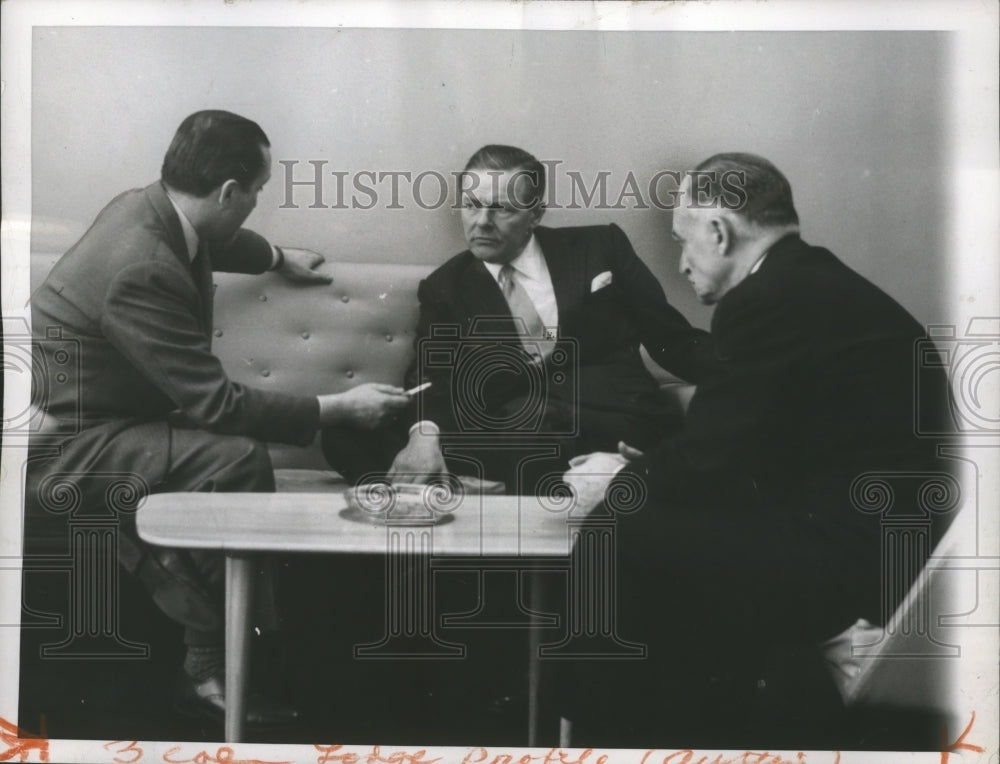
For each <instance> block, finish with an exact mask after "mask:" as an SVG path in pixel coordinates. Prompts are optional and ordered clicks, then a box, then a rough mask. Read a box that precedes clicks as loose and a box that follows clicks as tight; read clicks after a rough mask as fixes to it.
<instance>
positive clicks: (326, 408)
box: [316, 393, 340, 427]
mask: <svg viewBox="0 0 1000 764" xmlns="http://www.w3.org/2000/svg"><path fill="white" fill-rule="evenodd" d="M338 398H339V395H337V394H335V393H331V394H329V395H317V396H316V400H317V401H319V423H320V425H322V426H324V427H329V426H330V425H334V424H337V420H338V419H339V418H340V406H338V405H337V400H338Z"/></svg>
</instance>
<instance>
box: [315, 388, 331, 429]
mask: <svg viewBox="0 0 1000 764" xmlns="http://www.w3.org/2000/svg"><path fill="white" fill-rule="evenodd" d="M316 400H317V402H318V403H319V421H320V422H321V423H322V422H326V421H328V419H329V416H330V410H331V408H332V403H331V402H330V398H329V396H324V395H317V396H316Z"/></svg>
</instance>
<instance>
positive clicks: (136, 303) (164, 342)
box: [32, 183, 319, 444]
mask: <svg viewBox="0 0 1000 764" xmlns="http://www.w3.org/2000/svg"><path fill="white" fill-rule="evenodd" d="M270 262H271V248H270V245H269V244H268V243H267V242H266V241H265V240H264V239H263V238H262V237H260V236H258V235H257V234H255V233H253V232H251V231H247V230H240V231H238V232H237V233H236V235H235V236H234V237H233V238H232V239H231V240H230V241H229V242H225V243H221V244H217V245H215V246H213V247H212V248H211V263H209V262H208V261H207V260H205V259H203V258H201V257H199V258H198V260H196V262H195V264H194V267H192V264H191V262H190V258H189V257H188V253H187V248H186V245H185V241H184V236H183V233H182V230H181V225H180V221H179V219H178V217H177V214H176V212H175V211H174V208H173V206H172V205H171V203H170V200H169V199H168V197H167V195H166V192H165V190H164V188H163V186H162V185H161V184H160V183H154V184H152V185H150V186H148V187H147V188H145V189H141V190H132V191H127V192H125V193H124V194H122V195H120V196H118V197H117V198H116V199H114V200H113V201H112V202H111V203H110V204H108V206H107V207H105V208H104V210H102V211H101V213H100V214H99V215H98V217H97V219H96V220H95V221H94V223H93V225H92V226H91V227H90V229H89V230H88V231H87V232H86V234H84V236H83V238H82V239H80V241H79V242H77V244H75V245H74V246H73V248H72V249H70V250H69V251H68V252H67V253H66V254H65V255H64V256H63V257H62V259H60V260H59V262H58V263H57V264H56V265H55V266H54V267H53V269H52V271H51V272H50V273H49V275H48V277H47V278H46V279H45V281H44V283H43V284H42V285H41V286H40V287H39V289H38V290H37V291H36V293H35V294H34V295H33V297H32V323H33V332H34V335H35V341H36V353H37V354H38V356H37V357H38V358H39V361H40V362H39V367H40V369H41V370H42V373H43V375H44V376H42V377H40V378H39V379H40V380H44V382H45V383H46V387H45V389H44V390H40V389H39V390H38V393H39V395H38V397H37V400H38V401H39V403H40V405H41V406H42V407H43V408H44V409H45V410H46V412H47V413H48V414H49V415H50V416H51V417H53V418H55V420H56V421H59V420H62V425H63V426H64V427H66V428H67V429H68V430H70V431H72V430H74V429H84V430H86V429H88V428H92V427H95V426H98V425H104V426H106V427H107V426H108V425H110V426H111V428H112V429H113V428H114V424H113V423H115V422H129V421H149V420H157V419H163V418H165V417H166V416H167V415H168V413H170V412H172V411H175V410H179V412H180V413H181V414H182V415H183V417H184V418H185V419H187V420H188V421H189V422H190V423H193V425H194V426H196V427H199V428H202V429H205V430H209V431H212V432H218V433H226V434H240V435H247V436H250V437H252V438H256V439H258V440H264V441H281V442H288V443H296V444H305V443H307V442H308V441H309V440H310V439H311V438H312V437H313V436H314V435H315V432H316V429H317V427H318V419H319V405H318V403H317V401H316V399H315V398H310V397H305V396H295V395H285V394H282V393H276V392H270V391H265V390H259V389H255V388H252V387H247V386H245V385H240V384H237V383H235V382H232V381H231V380H230V379H229V378H228V377H227V376H226V373H225V371H224V370H223V368H222V365H221V364H220V363H219V360H218V359H217V358H216V357H215V356H214V355H212V352H211V332H212V277H211V271H212V270H220V271H235V272H242V273H260V272H262V271H264V270H265V269H266V268H267V266H268V265H270ZM199 266H200V268H199ZM193 271H194V272H193ZM53 333H56V334H58V336H59V341H58V342H56V341H53ZM67 341H68V342H69V343H70V344H69V347H71V348H72V349H73V353H74V355H75V359H74V361H75V363H76V364H78V368H77V369H75V370H73V372H72V374H71V375H70V377H69V379H68V381H66V379H65V378H64V377H62V376H60V372H62V371H63V370H64V366H65V364H64V363H63V361H61V360H60V358H59V357H57V354H58V351H59V348H60V347H65V346H67ZM67 420H72V421H67Z"/></svg>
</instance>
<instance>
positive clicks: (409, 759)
mask: <svg viewBox="0 0 1000 764" xmlns="http://www.w3.org/2000/svg"><path fill="white" fill-rule="evenodd" d="M313 747H314V748H315V749H316V750H317V751H319V754H320V755H319V757H318V758H317V759H316V764H337V763H338V762H339V764H362V763H363V764H434V762H437V761H441V759H440V757H439V758H437V759H425V758H424V757H425V756H426V755H427V751H426V750H424V749H423V748H421V749H420V750H419V751H414V752H413V753H407V752H406V751H393V752H392V753H388V754H384V753H382V749H381V748H380V747H379V746H377V745H375V746H372V749H371V751H369V752H368V753H355V752H354V751H344V750H343V748H344V746H342V745H314V746H313Z"/></svg>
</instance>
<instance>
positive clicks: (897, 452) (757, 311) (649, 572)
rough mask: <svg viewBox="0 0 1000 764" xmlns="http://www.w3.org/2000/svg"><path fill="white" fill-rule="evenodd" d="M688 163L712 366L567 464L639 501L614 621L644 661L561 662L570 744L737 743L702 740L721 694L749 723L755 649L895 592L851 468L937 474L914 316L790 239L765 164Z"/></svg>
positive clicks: (824, 632) (685, 251)
mask: <svg viewBox="0 0 1000 764" xmlns="http://www.w3.org/2000/svg"><path fill="white" fill-rule="evenodd" d="M697 173H698V174H697V176H694V175H692V176H689V177H687V178H686V179H685V181H684V183H683V184H682V187H681V191H682V195H681V199H680V204H679V206H678V208H677V209H676V210H675V211H674V214H673V236H674V239H675V240H676V241H677V242H678V243H679V245H680V247H681V257H680V271H681V273H682V274H683V275H684V276H686V277H687V278H688V280H689V281H690V282H691V285H692V287H693V289H694V290H695V292H696V294H697V295H698V297H699V298H700V299H701V301H702V302H704V303H706V304H713V305H716V306H717V307H716V310H715V314H714V316H713V319H712V328H711V331H712V346H713V348H714V352H715V363H714V364H713V365H712V366H711V367H710V370H709V373H708V375H707V376H706V377H705V378H704V379H703V380H702V381H701V382H700V384H699V385H698V388H697V391H696V393H695V395H694V397H693V399H692V400H691V403H690V407H689V410H688V413H687V416H686V419H685V421H684V425H683V429H682V430H681V432H679V433H677V434H675V435H672V436H670V437H667V438H666V439H664V440H663V441H661V442H660V443H658V444H657V445H655V446H653V447H651V448H647V449H645V453H644V454H640V453H638V452H637V451H635V450H629V449H622V452H621V453H595V454H591V455H588V456H582V457H579V458H578V459H577V460H575V461H574V463H573V466H572V468H571V469H570V471H569V472H568V473H567V475H566V480H567V482H568V483H569V484H570V485H571V486H572V487H573V488H574V490H575V491H576V493H577V496H578V501H579V502H580V504H581V505H582V507H583V508H585V509H586V508H591V507H598V505H600V507H598V509H596V510H595V511H599V512H605V510H607V509H610V510H612V511H614V510H615V509H616V506H615V504H616V501H615V495H616V490H617V491H618V492H619V493H618V495H619V496H620V495H623V494H622V493H621V490H622V489H623V488H624V487H625V486H626V485H628V486H630V488H629V490H630V491H631V495H633V496H634V495H636V493H635V491H636V490H637V488H638V487H640V486H641V490H639V493H638V495H640V496H643V497H644V501H642V502H641V503H640V506H639V507H638V510H637V511H633V512H628V513H621V514H617V524H616V526H615V532H616V545H617V549H618V553H617V556H616V560H617V577H618V578H617V580H618V584H619V586H620V591H621V592H622V596H620V597H619V599H618V602H617V607H618V613H619V616H620V619H619V630H618V633H619V634H620V635H621V637H622V638H623V639H627V640H629V641H632V642H641V643H643V644H646V645H647V646H648V659H647V660H643V661H636V662H624V661H617V662H607V661H606V662H603V663H602V662H601V661H585V662H582V663H581V665H580V666H579V667H576V670H575V671H572V672H570V674H571V675H570V676H568V677H566V679H567V683H568V687H569V688H570V690H569V692H568V693H567V698H568V700H567V702H566V708H564V713H565V714H567V715H568V716H570V717H572V718H573V719H574V721H575V722H578V724H577V725H575V726H576V728H577V729H575V731H574V733H576V732H577V731H579V732H580V735H576V734H575V737H574V743H575V744H595V745H626V744H628V745H639V744H642V745H650V746H654V745H661V744H662V745H673V746H692V745H693V746H709V747H714V746H719V747H735V746H737V745H740V744H741V742H742V744H745V743H746V742H747V741H746V740H745V739H744V740H743V741H740V740H739V739H735V740H734V739H732V738H728V739H727V738H724V737H719V735H722V734H725V732H726V731H727V727H726V724H727V722H726V721H725V720H724V718H723V717H721V716H719V715H718V714H719V703H720V702H721V701H720V697H719V696H720V695H726V698H727V700H726V701H725V702H727V703H729V709H730V710H731V711H733V713H734V715H733V716H731V717H729V720H730V721H732V719H733V718H735V719H737V720H742V722H744V723H747V724H751V723H752V721H751V717H750V708H751V704H750V700H751V699H752V698H753V696H754V692H756V689H759V687H758V686H757V685H756V684H755V680H756V679H758V678H760V676H761V673H760V672H761V671H762V669H763V665H762V664H763V662H764V660H765V659H766V657H767V655H768V652H769V651H771V652H772V653H773V652H774V650H775V648H776V647H777V646H781V645H810V644H811V645H816V644H818V643H820V642H822V641H824V640H826V639H829V638H831V637H833V636H834V635H835V634H837V633H838V632H841V631H843V630H844V629H845V628H847V627H848V626H850V625H851V624H852V623H854V622H855V621H856V620H857V619H858V618H866V619H868V620H869V621H871V622H873V623H885V620H884V618H885V616H886V615H887V614H888V612H891V610H892V609H893V608H894V607H895V605H896V602H885V601H883V600H882V598H881V593H882V590H883V581H884V580H888V579H885V578H884V577H885V576H886V575H887V573H888V572H887V571H884V570H883V561H882V557H881V553H882V541H881V531H882V520H883V518H882V517H881V516H880V515H878V514H873V513H872V512H864V511H862V507H860V506H858V505H857V504H856V503H855V502H854V501H853V500H852V486H853V485H855V481H856V479H858V478H859V477H861V476H863V475H865V474H866V473H873V472H874V473H879V474H885V475H887V476H888V477H889V478H891V477H892V476H898V475H900V474H916V475H922V476H927V477H932V478H933V477H934V476H936V475H940V474H941V472H942V468H941V467H940V466H938V465H937V464H936V463H935V458H934V444H933V443H928V442H927V441H926V440H922V439H921V438H919V437H918V436H917V435H916V434H915V426H914V412H915V406H916V405H918V404H919V405H921V406H922V407H924V408H923V411H928V412H930V411H934V410H937V411H938V412H939V416H940V415H941V414H943V412H944V411H946V405H947V394H946V393H947V382H946V380H945V378H944V374H943V371H942V370H941V369H940V368H937V369H930V370H928V378H927V379H924V378H922V379H921V381H922V383H932V384H922V385H921V388H920V389H921V391H922V393H923V392H925V391H926V392H927V395H926V397H924V398H923V399H922V400H919V401H915V400H914V390H915V385H914V373H915V369H916V365H915V361H914V356H915V343H916V342H917V340H919V339H921V338H923V337H924V336H925V333H924V330H923V329H922V327H921V326H920V324H919V323H917V321H916V320H914V318H913V317H912V316H910V314H909V313H907V312H906V310H904V309H903V308H902V307H901V306H900V305H899V304H897V303H896V302H895V301H894V300H893V299H892V298H890V297H889V296H888V295H886V294H885V293H884V292H882V291H881V290H880V289H878V288H877V287H875V286H874V285H873V284H871V283H870V282H868V281H866V280H865V279H864V278H862V277H861V276H859V275H858V274H857V273H855V272H854V271H852V270H851V269H850V268H848V267H847V266H846V265H844V264H843V263H842V262H841V261H840V260H838V259H837V258H836V257H835V256H834V255H833V254H831V253H830V252H829V251H827V250H825V249H822V248H820V247H814V246H810V245H809V244H806V243H805V242H804V241H802V239H801V238H799V222H798V216H797V214H796V211H795V208H794V205H793V203H792V192H791V188H790V186H789V184H788V181H787V180H786V179H785V177H784V176H783V175H782V174H781V173H780V172H779V171H778V170H777V169H776V168H775V167H774V166H773V165H772V164H771V163H770V162H768V161H767V160H766V159H763V158H761V157H757V156H754V155H750V154H719V155H717V156H714V157H712V158H710V159H708V160H706V161H705V162H703V163H702V164H700V165H699V166H698V168H697ZM693 177H698V178H699V183H698V184H697V185H694V184H693V181H692V178H693ZM706 180H707V182H706ZM734 188H735V189H737V190H738V191H739V193H738V194H734V193H732V192H733V189H734ZM734 202H738V203H734ZM630 457H631V458H630ZM602 501H603V504H602ZM916 503H917V502H916V501H915V502H914V504H916ZM924 510H925V512H924V514H925V515H930V514H931V513H930V512H927V511H926V508H924ZM891 573H892V575H893V576H894V577H895V576H898V575H900V571H891ZM893 580H896V581H899V578H894V579H893ZM906 583H907V582H905V581H904V582H902V583H901V585H900V592H901V593H902V592H905V591H906ZM720 682H721V684H720ZM713 687H714V689H713ZM722 687H725V688H726V689H725V690H723V689H721V688H722ZM831 687H832V685H831ZM755 688H756V689H755ZM713 693H715V695H714V696H713ZM594 697H614V698H616V699H617V700H616V703H615V711H614V712H612V711H610V710H608V709H607V708H603V707H600V708H599V707H598V704H595V703H593V702H591V700H590V699H591V698H594ZM805 700H809V698H805ZM636 704H641V706H642V708H641V709H639V708H638V707H637V705H636ZM713 704H714V705H713ZM643 719H645V720H649V722H648V723H643V722H642V721H641V720H643ZM700 733H702V734H704V735H705V736H703V737H699V736H698V735H699V734H700Z"/></svg>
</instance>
